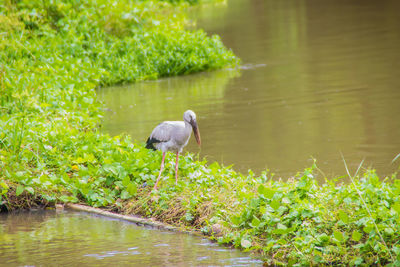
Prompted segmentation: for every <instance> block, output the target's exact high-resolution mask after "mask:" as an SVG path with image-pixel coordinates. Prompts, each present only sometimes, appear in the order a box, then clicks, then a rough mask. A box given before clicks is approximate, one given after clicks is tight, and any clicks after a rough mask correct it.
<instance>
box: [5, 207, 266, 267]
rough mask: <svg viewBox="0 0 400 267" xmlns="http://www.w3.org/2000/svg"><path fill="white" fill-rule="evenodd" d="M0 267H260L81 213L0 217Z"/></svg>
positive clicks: (206, 244) (184, 239) (210, 246)
mask: <svg viewBox="0 0 400 267" xmlns="http://www.w3.org/2000/svg"><path fill="white" fill-rule="evenodd" d="M0 266H262V262H261V261H260V260H257V259H255V258H254V257H250V256H249V254H248V253H244V252H241V251H239V250H236V249H231V248H228V247H222V246H218V245H217V244H215V243H212V242H210V241H209V240H207V239H204V238H200V237H197V236H193V235H188V234H181V233H175V232H168V231H161V230H156V229H150V228H145V227H143V226H137V225H136V224H134V223H130V222H126V221H121V220H116V219H110V218H107V217H103V216H97V215H92V214H88V213H83V212H70V211H64V212H55V211H43V210H39V211H32V212H21V213H0Z"/></svg>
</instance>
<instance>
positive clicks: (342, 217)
mask: <svg viewBox="0 0 400 267" xmlns="http://www.w3.org/2000/svg"><path fill="white" fill-rule="evenodd" d="M339 218H340V220H341V221H342V222H344V223H348V222H349V215H347V213H346V212H344V211H343V210H339Z"/></svg>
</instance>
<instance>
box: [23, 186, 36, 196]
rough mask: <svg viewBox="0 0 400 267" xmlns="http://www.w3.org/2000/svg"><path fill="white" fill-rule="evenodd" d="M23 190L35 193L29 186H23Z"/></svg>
mask: <svg viewBox="0 0 400 267" xmlns="http://www.w3.org/2000/svg"><path fill="white" fill-rule="evenodd" d="M25 190H26V191H28V192H29V193H31V194H32V195H33V194H34V193H35V190H34V189H33V188H32V187H30V186H27V187H25Z"/></svg>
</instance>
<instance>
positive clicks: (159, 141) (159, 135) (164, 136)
mask: <svg viewBox="0 0 400 267" xmlns="http://www.w3.org/2000/svg"><path fill="white" fill-rule="evenodd" d="M193 125H195V126H193ZM193 128H195V129H196V128H197V121H196V114H195V113H194V112H193V111H191V110H187V111H186V112H185V113H184V114H183V121H164V122H162V123H160V124H159V125H157V126H156V127H155V128H154V130H153V131H152V132H151V134H150V137H149V138H148V139H147V142H146V147H147V148H150V149H154V150H156V149H158V150H161V151H162V152H166V151H172V152H175V153H176V152H178V153H181V152H182V150H183V148H184V147H185V146H186V145H187V143H188V142H189V139H190V134H191V133H192V130H193ZM196 140H197V138H196Z"/></svg>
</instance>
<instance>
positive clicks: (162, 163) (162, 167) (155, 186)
mask: <svg viewBox="0 0 400 267" xmlns="http://www.w3.org/2000/svg"><path fill="white" fill-rule="evenodd" d="M164 159H165V152H163V153H162V160H161V167H160V173H159V174H158V178H157V181H156V184H155V185H154V188H153V189H157V184H158V181H159V180H160V177H161V173H162V171H163V169H164Z"/></svg>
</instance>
